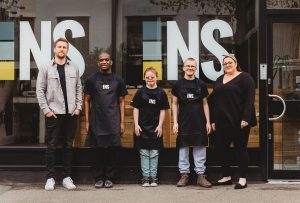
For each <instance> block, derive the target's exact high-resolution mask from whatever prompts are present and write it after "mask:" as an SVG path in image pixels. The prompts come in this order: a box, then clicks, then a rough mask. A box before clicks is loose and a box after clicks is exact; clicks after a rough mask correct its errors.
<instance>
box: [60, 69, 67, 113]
mask: <svg viewBox="0 0 300 203" xmlns="http://www.w3.org/2000/svg"><path fill="white" fill-rule="evenodd" d="M57 71H58V75H59V80H60V86H61V89H62V91H63V95H64V100H65V108H66V114H67V113H68V112H69V108H68V98H67V88H66V74H65V64H63V65H60V64H57Z"/></svg>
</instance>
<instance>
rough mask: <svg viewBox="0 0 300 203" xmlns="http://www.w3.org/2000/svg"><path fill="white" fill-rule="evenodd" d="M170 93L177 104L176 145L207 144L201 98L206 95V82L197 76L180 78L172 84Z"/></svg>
mask: <svg viewBox="0 0 300 203" xmlns="http://www.w3.org/2000/svg"><path fill="white" fill-rule="evenodd" d="M172 94H173V95H174V96H176V97H177V98H178V104H179V114H178V125H179V130H178V136H177V147H192V146H207V145H208V137H207V132H206V118H205V114H204V109H203V98H205V97H207V95H208V91H207V86H206V84H205V83H204V82H203V81H202V80H200V79H198V78H195V79H194V80H186V79H184V78H182V79H179V80H178V81H177V82H176V83H175V84H174V85H173V87H172Z"/></svg>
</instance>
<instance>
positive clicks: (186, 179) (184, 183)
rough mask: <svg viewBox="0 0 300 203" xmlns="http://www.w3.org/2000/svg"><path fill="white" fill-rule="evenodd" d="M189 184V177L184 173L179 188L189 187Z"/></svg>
mask: <svg viewBox="0 0 300 203" xmlns="http://www.w3.org/2000/svg"><path fill="white" fill-rule="evenodd" d="M188 183H189V175H188V174H187V173H182V174H181V178H180V180H179V181H178V183H177V187H184V186H187V185H188Z"/></svg>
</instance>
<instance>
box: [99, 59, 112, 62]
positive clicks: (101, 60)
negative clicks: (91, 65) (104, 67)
mask: <svg viewBox="0 0 300 203" xmlns="http://www.w3.org/2000/svg"><path fill="white" fill-rule="evenodd" d="M98 61H100V62H103V61H106V62H108V61H110V59H109V58H105V59H98Z"/></svg>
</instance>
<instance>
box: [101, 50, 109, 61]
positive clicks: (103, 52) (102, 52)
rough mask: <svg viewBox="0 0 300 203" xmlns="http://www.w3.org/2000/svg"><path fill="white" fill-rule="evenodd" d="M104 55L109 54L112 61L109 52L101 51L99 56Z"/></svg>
mask: <svg viewBox="0 0 300 203" xmlns="http://www.w3.org/2000/svg"><path fill="white" fill-rule="evenodd" d="M102 54H107V55H108V56H109V59H111V54H110V53H109V52H108V51H100V53H99V55H98V56H100V55H102Z"/></svg>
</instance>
